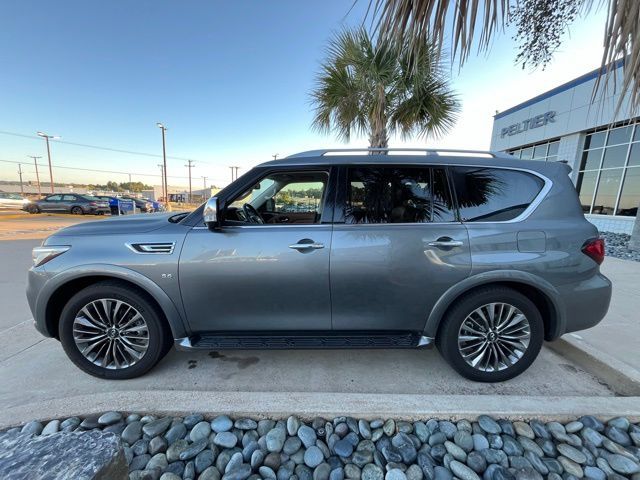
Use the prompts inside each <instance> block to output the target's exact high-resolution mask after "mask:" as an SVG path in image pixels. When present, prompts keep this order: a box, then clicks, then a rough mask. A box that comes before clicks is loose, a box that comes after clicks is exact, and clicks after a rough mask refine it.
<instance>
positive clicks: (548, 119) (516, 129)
mask: <svg viewBox="0 0 640 480" xmlns="http://www.w3.org/2000/svg"><path fill="white" fill-rule="evenodd" d="M555 117H556V112H555V111H553V110H551V111H549V112H546V113H543V114H541V115H536V116H535V117H531V118H527V119H526V120H523V121H522V122H520V123H514V124H513V125H509V126H508V127H504V128H503V129H502V130H501V131H500V136H501V137H502V138H504V136H505V135H509V136H512V135H517V134H519V133H522V132H526V131H527V130H531V129H532V128H538V127H544V126H545V125H546V124H547V123H553V122H555V121H556V119H555Z"/></svg>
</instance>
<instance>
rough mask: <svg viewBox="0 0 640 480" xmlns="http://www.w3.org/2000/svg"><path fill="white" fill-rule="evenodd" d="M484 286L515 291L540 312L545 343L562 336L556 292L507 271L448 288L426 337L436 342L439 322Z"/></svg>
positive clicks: (531, 277) (530, 277) (545, 284)
mask: <svg viewBox="0 0 640 480" xmlns="http://www.w3.org/2000/svg"><path fill="white" fill-rule="evenodd" d="M486 286H502V287H508V288H512V289H514V290H516V291H517V292H519V293H521V294H523V295H525V296H526V297H527V298H529V299H530V300H531V301H532V302H533V303H534V304H535V306H536V307H537V308H538V310H539V311H540V315H541V316H542V319H543V322H544V339H545V340H547V341H549V340H554V339H556V338H558V337H559V336H560V335H562V333H563V332H564V329H565V328H564V326H565V312H564V305H563V303H562V301H561V299H560V295H559V293H558V291H557V290H556V289H555V287H553V285H551V284H550V283H549V282H547V281H546V280H544V279H542V278H539V277H537V276H535V275H532V274H529V273H526V272H518V271H510V272H504V271H503V272H486V273H483V274H479V275H475V276H473V277H468V278H467V279H465V280H464V281H462V282H460V283H458V284H457V285H455V286H453V287H451V288H450V289H449V290H447V291H446V292H445V294H444V295H443V296H442V297H440V299H439V300H438V302H437V303H436V305H435V306H434V307H433V309H432V310H431V313H430V314H429V317H428V319H427V322H426V325H425V329H424V331H425V335H426V336H428V337H433V338H435V337H436V336H437V334H438V329H439V327H440V324H441V322H442V319H443V318H444V317H445V316H446V314H447V312H448V311H449V309H451V307H452V306H453V305H455V302H456V300H458V299H459V298H461V297H462V296H464V295H466V294H468V293H470V292H472V291H475V290H477V289H478V288H482V287H486Z"/></svg>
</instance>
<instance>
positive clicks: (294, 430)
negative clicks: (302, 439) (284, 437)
mask: <svg viewBox="0 0 640 480" xmlns="http://www.w3.org/2000/svg"><path fill="white" fill-rule="evenodd" d="M299 428H300V420H298V417H295V416H293V415H291V416H290V417H289V418H287V433H288V434H289V435H290V436H292V437H293V436H294V435H297V434H298V429H299Z"/></svg>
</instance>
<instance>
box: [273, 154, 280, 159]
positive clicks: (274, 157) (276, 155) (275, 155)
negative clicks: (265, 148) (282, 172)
mask: <svg viewBox="0 0 640 480" xmlns="http://www.w3.org/2000/svg"><path fill="white" fill-rule="evenodd" d="M278 155H280V154H279V153H274V154H273V155H271V156H272V157H273V159H274V160H277V159H278Z"/></svg>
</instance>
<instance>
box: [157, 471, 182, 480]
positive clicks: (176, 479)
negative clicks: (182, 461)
mask: <svg viewBox="0 0 640 480" xmlns="http://www.w3.org/2000/svg"><path fill="white" fill-rule="evenodd" d="M160 480H182V477H181V476H180V475H176V474H175V473H171V472H166V473H163V474H162V476H161V477H160Z"/></svg>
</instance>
